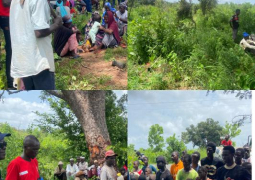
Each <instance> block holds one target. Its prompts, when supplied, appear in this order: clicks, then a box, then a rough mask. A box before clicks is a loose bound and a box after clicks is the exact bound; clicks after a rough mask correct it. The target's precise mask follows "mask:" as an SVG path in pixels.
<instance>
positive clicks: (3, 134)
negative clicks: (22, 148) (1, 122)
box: [0, 132, 11, 141]
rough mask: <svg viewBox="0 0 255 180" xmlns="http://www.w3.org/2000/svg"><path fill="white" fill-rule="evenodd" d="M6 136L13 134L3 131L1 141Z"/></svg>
mask: <svg viewBox="0 0 255 180" xmlns="http://www.w3.org/2000/svg"><path fill="white" fill-rule="evenodd" d="M6 136H11V134H10V133H1V132H0V141H1V140H3V139H4V138H5V137H6Z"/></svg>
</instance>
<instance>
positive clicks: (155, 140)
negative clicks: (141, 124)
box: [148, 124, 165, 152]
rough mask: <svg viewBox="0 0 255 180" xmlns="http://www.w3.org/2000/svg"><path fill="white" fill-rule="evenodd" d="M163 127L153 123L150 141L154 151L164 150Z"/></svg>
mask: <svg viewBox="0 0 255 180" xmlns="http://www.w3.org/2000/svg"><path fill="white" fill-rule="evenodd" d="M162 135H163V127H161V126H160V125H158V124H155V125H152V126H151V127H150V131H149V136H148V142H149V146H150V147H151V149H153V151H154V152H157V151H162V148H163V147H164V146H165V145H164V138H163V136H162Z"/></svg>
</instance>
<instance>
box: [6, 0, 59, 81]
mask: <svg viewBox="0 0 255 180" xmlns="http://www.w3.org/2000/svg"><path fill="white" fill-rule="evenodd" d="M49 27H50V8H49V4H48V2H47V1H46V0H40V1H38V0H25V2H24V5H23V6H21V5H20V0H12V2H11V7H10V33H11V42H12V62H11V76H12V77H13V78H22V77H28V76H32V75H37V74H39V73H40V72H42V71H43V70H45V69H50V71H51V72H54V71H55V66H54V56H53V49H52V45H51V40H52V37H51V35H49V36H47V37H43V38H36V36H35V32H34V30H41V29H47V28H49Z"/></svg>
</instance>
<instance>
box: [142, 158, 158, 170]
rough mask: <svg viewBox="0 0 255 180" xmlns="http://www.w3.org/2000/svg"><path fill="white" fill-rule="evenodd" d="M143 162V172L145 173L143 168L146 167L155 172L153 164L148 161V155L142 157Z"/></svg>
mask: <svg viewBox="0 0 255 180" xmlns="http://www.w3.org/2000/svg"><path fill="white" fill-rule="evenodd" d="M143 163H144V166H143V168H142V170H143V174H145V169H146V168H147V167H148V168H150V169H151V172H154V173H155V174H156V173H157V169H156V168H155V167H154V166H153V165H149V162H148V157H146V156H145V157H144V158H143Z"/></svg>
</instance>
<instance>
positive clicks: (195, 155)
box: [191, 151, 200, 164]
mask: <svg viewBox="0 0 255 180" xmlns="http://www.w3.org/2000/svg"><path fill="white" fill-rule="evenodd" d="M191 157H192V163H193V164H198V162H199V160H200V153H199V152H197V151H195V152H194V153H193V154H192V155H191Z"/></svg>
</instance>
